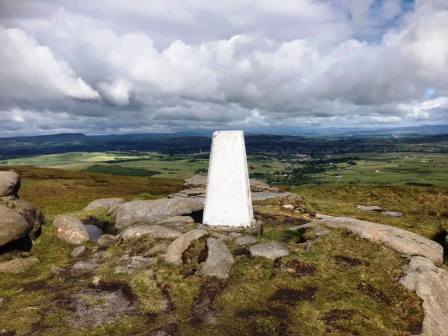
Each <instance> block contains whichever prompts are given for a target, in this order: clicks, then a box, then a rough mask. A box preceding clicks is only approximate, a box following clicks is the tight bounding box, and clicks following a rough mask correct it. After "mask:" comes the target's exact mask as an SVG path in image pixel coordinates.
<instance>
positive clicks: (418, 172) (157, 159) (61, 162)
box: [0, 152, 448, 187]
mask: <svg viewBox="0 0 448 336" xmlns="http://www.w3.org/2000/svg"><path fill="white" fill-rule="evenodd" d="M345 157H356V160H348V161H345V162H339V161H341V160H340V159H341V157H340V156H334V157H328V158H326V159H325V160H326V161H325V163H314V162H304V161H303V160H298V159H296V158H294V157H291V156H289V157H284V156H283V157H278V156H274V155H272V156H270V155H249V156H248V161H249V173H250V175H251V176H252V177H257V178H262V179H266V180H268V181H271V182H274V183H275V182H276V183H279V184H295V185H304V184H305V185H315V184H317V185H322V184H324V185H347V184H348V185H354V184H360V185H376V186H381V185H389V186H391V185H393V186H398V185H410V186H427V187H430V186H440V187H448V154H428V153H386V154H385V153H379V154H378V153H361V154H358V153H353V154H350V155H346V156H345ZM332 160H334V163H333V162H331V161H332ZM0 165H14V166H17V165H30V166H35V167H45V168H59V169H66V170H75V171H81V170H86V171H90V172H96V173H105V174H116V175H129V176H153V177H156V178H174V179H186V178H189V177H191V176H192V175H193V174H198V173H199V174H205V173H206V172H207V167H208V153H198V154H185V155H165V154H158V153H139V154H135V153H113V152H110V153H79V152H74V153H64V154H53V155H40V156H33V157H27V158H17V159H11V160H5V161H0ZM303 167H317V168H318V170H319V171H318V172H313V171H310V172H308V173H306V174H305V175H303V176H295V175H294V174H296V173H297V169H299V170H300V169H301V168H303Z"/></svg>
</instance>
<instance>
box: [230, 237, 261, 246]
mask: <svg viewBox="0 0 448 336" xmlns="http://www.w3.org/2000/svg"><path fill="white" fill-rule="evenodd" d="M256 242H257V238H255V237H252V236H241V237H238V238H236V239H235V244H237V245H238V246H244V245H252V244H255V243H256Z"/></svg>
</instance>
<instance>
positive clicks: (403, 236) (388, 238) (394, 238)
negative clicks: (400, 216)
mask: <svg viewBox="0 0 448 336" xmlns="http://www.w3.org/2000/svg"><path fill="white" fill-rule="evenodd" d="M320 218H321V222H322V223H324V224H325V225H327V226H329V227H332V228H338V229H347V230H349V231H352V232H354V233H356V234H358V235H360V236H361V237H362V238H365V239H369V240H373V241H376V242H381V243H383V244H385V245H387V246H389V247H391V248H392V249H394V250H396V251H398V252H400V253H404V254H406V255H409V256H416V255H419V256H423V257H426V258H428V259H429V260H431V261H432V262H433V263H434V264H436V265H441V264H442V263H443V247H442V246H441V245H440V244H438V243H436V242H434V241H432V240H429V239H426V238H424V237H422V236H420V235H418V234H415V233H413V232H409V231H406V230H403V229H399V228H397V227H393V226H389V225H383V224H377V223H372V222H367V221H362V220H359V219H355V218H349V217H331V216H326V215H320Z"/></svg>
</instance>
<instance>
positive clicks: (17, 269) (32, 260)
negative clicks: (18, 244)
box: [0, 257, 39, 273]
mask: <svg viewBox="0 0 448 336" xmlns="http://www.w3.org/2000/svg"><path fill="white" fill-rule="evenodd" d="M38 263H39V259H38V258H36V257H27V258H14V259H12V260H8V261H3V262H1V263H0V272H2V273H23V272H26V271H27V270H28V269H30V268H31V267H32V266H34V265H36V264H38Z"/></svg>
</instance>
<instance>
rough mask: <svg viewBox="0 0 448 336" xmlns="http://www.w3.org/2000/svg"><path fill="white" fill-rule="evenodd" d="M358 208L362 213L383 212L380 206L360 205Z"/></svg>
mask: <svg viewBox="0 0 448 336" xmlns="http://www.w3.org/2000/svg"><path fill="white" fill-rule="evenodd" d="M356 208H358V209H359V210H362V211H376V212H380V211H383V208H382V207H380V206H378V205H362V204H358V205H357V206H356Z"/></svg>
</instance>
